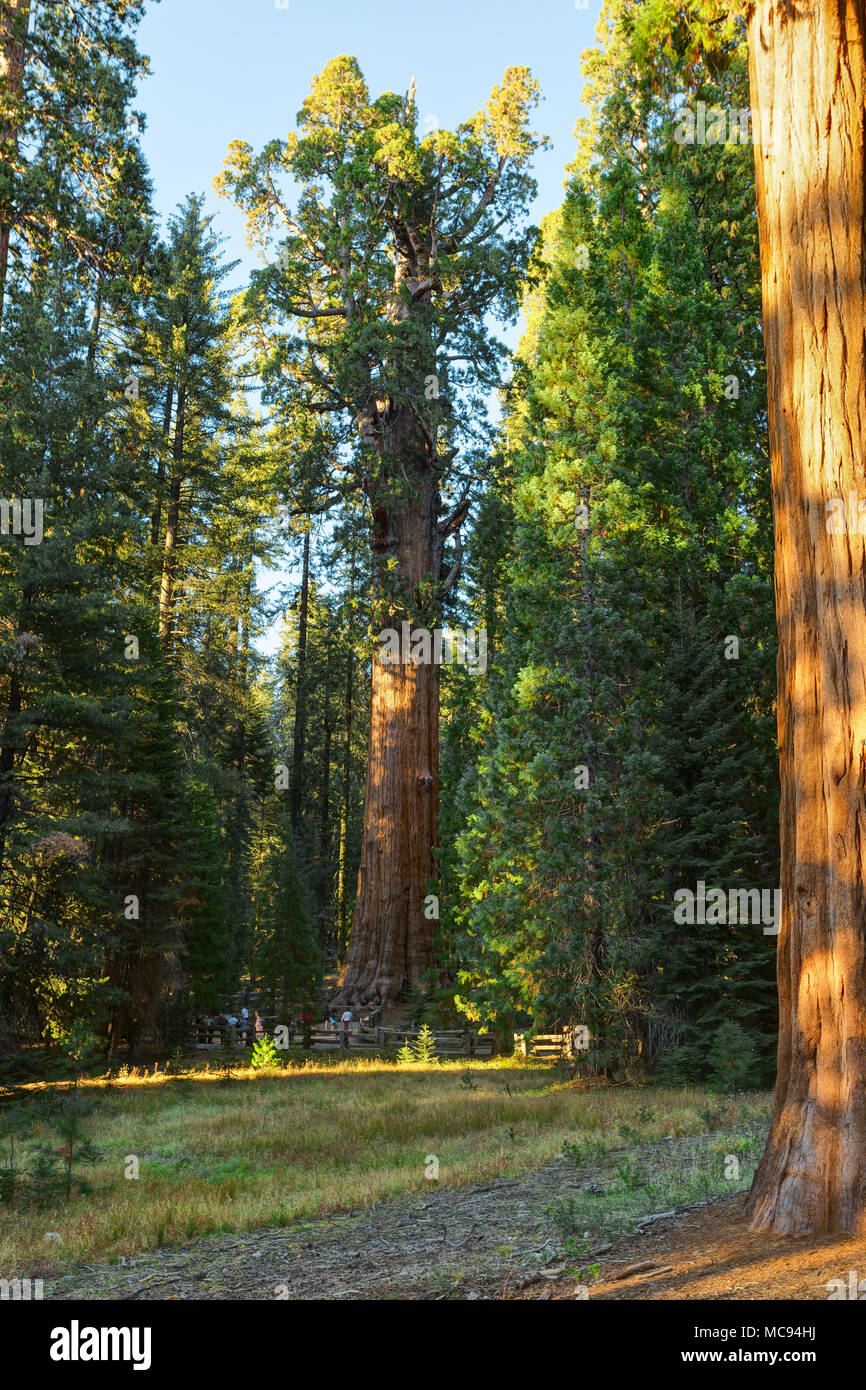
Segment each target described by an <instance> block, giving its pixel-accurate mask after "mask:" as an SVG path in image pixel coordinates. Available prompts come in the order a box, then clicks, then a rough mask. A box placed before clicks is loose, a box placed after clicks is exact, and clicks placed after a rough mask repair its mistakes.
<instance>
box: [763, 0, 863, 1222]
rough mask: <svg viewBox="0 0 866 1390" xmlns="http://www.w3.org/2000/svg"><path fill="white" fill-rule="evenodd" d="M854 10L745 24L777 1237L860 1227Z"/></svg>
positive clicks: (859, 123)
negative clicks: (769, 769) (776, 773)
mask: <svg viewBox="0 0 866 1390" xmlns="http://www.w3.org/2000/svg"><path fill="white" fill-rule="evenodd" d="M864 12H866V10H864V4H863V0H859V3H850V0H848V3H841V4H840V3H838V0H832V3H831V2H830V0H798V3H796V4H793V3H792V4H789V3H785V4H777V3H772V0H761V3H759V4H757V5H756V6H755V8H754V10H753V12H752V13H751V15H750V20H749V49H750V76H751V86H752V107H753V128H754V129H755V131H756V135H755V139H756V148H755V164H756V171H757V193H758V216H759V225H760V236H761V269H762V288H763V314H764V331H765V337H766V353H767V369H768V386H769V423H770V444H771V451H772V487H773V507H774V513H775V530H776V554H775V563H776V600H777V609H778V621H779V665H778V676H779V741H780V760H781V780H782V804H781V841H782V884H781V886H782V921H781V929H780V935H779V939H778V979H779V1003H780V1015H781V1016H780V1040H779V1071H778V1079H777V1084H776V1097H775V1108H774V1112H773V1122H772V1130H771V1134H770V1139H769V1141H768V1144H767V1148H766V1151H765V1153H764V1156H763V1158H762V1160H761V1164H760V1166H759V1168H758V1172H757V1174H756V1176H755V1181H754V1184H753V1187H752V1191H751V1194H750V1197H749V1202H748V1211H749V1214H750V1216H751V1218H752V1222H753V1226H754V1228H755V1229H772V1230H774V1231H777V1232H780V1233H798V1232H807V1231H852V1232H863V1231H866V885H864V867H866V865H864V854H866V844H864V831H866V800H864V787H866V723H864V719H866V534H863V533H864V532H866V470H864V449H866V391H864V346H866V344H864V327H866V320H864V154H866V150H864V107H866V73H864V51H863V43H864V31H866V24H864ZM758 132H760V133H758ZM858 499H860V506H861V507H862V509H863V513H864V515H863V517H862V518H861V516H860V513H859V508H858V506H857V502H858ZM828 504H830V505H829V506H828ZM843 508H844V510H842V509H843ZM841 517H844V518H845V522H844V524H841V525H840V524H839V520H840V518H841Z"/></svg>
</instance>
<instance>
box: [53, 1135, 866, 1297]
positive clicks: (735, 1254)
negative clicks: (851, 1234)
mask: <svg viewBox="0 0 866 1390" xmlns="http://www.w3.org/2000/svg"><path fill="white" fill-rule="evenodd" d="M764 1129H765V1124H764V1123H763V1122H761V1121H756V1120H754V1119H749V1121H748V1122H747V1123H744V1124H742V1125H740V1126H739V1127H738V1128H737V1129H736V1130H734V1129H729V1130H727V1131H715V1132H713V1133H708V1134H703V1135H691V1136H686V1135H684V1136H680V1137H676V1138H670V1137H665V1138H663V1139H653V1140H649V1141H642V1142H635V1143H630V1144H628V1145H626V1146H623V1147H620V1148H617V1149H611V1150H608V1151H607V1152H606V1153H604V1154H602V1153H600V1152H594V1153H592V1154H591V1155H589V1156H585V1155H583V1154H582V1153H580V1152H579V1148H578V1146H576V1145H572V1146H569V1150H570V1151H569V1152H566V1153H565V1154H563V1155H561V1156H559V1157H558V1158H556V1159H555V1160H554V1161H552V1162H547V1163H543V1164H540V1165H539V1166H535V1167H532V1168H531V1169H529V1170H528V1171H525V1172H523V1173H521V1174H520V1176H518V1177H512V1178H502V1179H494V1180H488V1181H485V1182H481V1183H472V1184H469V1185H463V1186H456V1187H455V1186H447V1187H445V1186H443V1187H439V1186H432V1188H431V1189H428V1190H427V1191H425V1192H414V1193H405V1194H401V1195H399V1196H394V1197H390V1198H387V1199H385V1200H382V1201H379V1202H376V1203H374V1204H372V1205H368V1206H365V1207H364V1208H363V1209H362V1210H360V1211H354V1212H340V1213H336V1214H331V1215H329V1216H327V1217H323V1218H320V1219H316V1220H306V1221H297V1222H294V1223H292V1224H290V1225H288V1226H285V1227H282V1228H278V1229H273V1228H272V1229H262V1230H259V1231H256V1232H254V1233H250V1232H243V1233H239V1234H234V1235H226V1236H221V1237H214V1238H210V1239H208V1240H199V1241H196V1242H193V1243H190V1244H186V1245H178V1246H174V1247H163V1248H160V1249H158V1250H155V1251H152V1252H149V1253H142V1254H140V1255H138V1256H137V1257H136V1259H135V1261H134V1262H132V1261H131V1260H130V1261H126V1262H125V1263H123V1264H120V1265H119V1264H118V1263H117V1262H116V1261H115V1262H112V1263H105V1262H98V1263H90V1262H88V1263H84V1262H80V1263H77V1264H76V1265H74V1266H73V1267H71V1268H69V1269H67V1270H66V1272H58V1274H57V1275H56V1276H55V1277H53V1278H52V1279H51V1280H50V1285H49V1288H47V1289H46V1296H48V1297H50V1298H53V1299H68V1298H84V1299H88V1300H92V1299H96V1300H103V1299H107V1300H151V1299H154V1300H184V1299H195V1300H209V1299H230V1300H281V1299H292V1300H294V1299H302V1300H303V1299H328V1300H341V1299H347V1300H431V1299H455V1300H458V1301H459V1300H472V1299H497V1300H501V1299H526V1300H528V1299H537V1300H540V1299H571V1300H573V1299H579V1300H584V1299H590V1300H592V1299H604V1300H610V1299H614V1300H615V1299H630V1298H638V1299H654V1298H655V1299H666V1298H670V1299H687V1298H688V1299H732V1300H750V1299H767V1298H793V1299H819V1298H824V1299H826V1298H827V1297H828V1289H827V1284H828V1281H829V1280H831V1279H841V1280H843V1281H844V1282H845V1284H846V1286H847V1282H848V1271H849V1270H850V1269H852V1268H853V1269H855V1270H856V1269H857V1268H858V1263H859V1266H861V1267H863V1268H864V1269H866V1242H863V1241H856V1240H840V1239H837V1238H836V1239H834V1238H830V1239H819V1240H801V1239H798V1240H790V1239H788V1240H784V1239H774V1238H768V1237H766V1236H760V1237H759V1236H754V1235H752V1234H751V1233H750V1232H749V1231H748V1229H747V1225H746V1222H745V1220H744V1218H743V1203H744V1191H743V1189H742V1184H743V1183H744V1182H746V1181H748V1177H750V1175H751V1172H752V1167H753V1159H754V1157H755V1156H756V1154H757V1152H759V1150H760V1147H761V1144H762V1140H763V1131H764ZM734 1151H736V1153H738V1154H739V1155H740V1156H741V1158H742V1160H743V1167H742V1169H741V1170H740V1172H739V1173H738V1174H737V1175H736V1178H735V1177H734V1176H733V1174H732V1175H731V1177H732V1180H731V1182H730V1183H729V1184H728V1186H729V1188H730V1187H736V1188H737V1189H738V1190H736V1191H734V1192H732V1193H731V1195H729V1196H719V1193H718V1187H717V1186H714V1185H713V1183H712V1181H711V1172H712V1170H713V1169H714V1168H717V1167H718V1165H719V1162H720V1159H724V1160H725V1161H726V1162H727V1163H728V1164H730V1163H731V1160H732V1159H733V1158H735V1157H736V1154H735V1152H734ZM701 1192H703V1193H704V1194H705V1195H703V1196H698V1200H695V1197H696V1194H700V1193H701ZM660 1197H662V1198H663V1200H664V1203H665V1206H664V1209H663V1210H661V1211H660V1210H659V1198H660ZM678 1197H679V1198H680V1199H682V1198H687V1199H689V1200H685V1201H682V1200H680V1201H677V1200H676V1198H678ZM585 1223H586V1224H585Z"/></svg>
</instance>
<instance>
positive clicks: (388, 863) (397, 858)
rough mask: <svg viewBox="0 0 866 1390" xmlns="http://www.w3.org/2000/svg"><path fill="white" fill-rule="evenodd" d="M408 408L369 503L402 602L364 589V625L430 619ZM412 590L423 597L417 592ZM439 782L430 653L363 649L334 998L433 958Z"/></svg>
mask: <svg viewBox="0 0 866 1390" xmlns="http://www.w3.org/2000/svg"><path fill="white" fill-rule="evenodd" d="M408 414H409V412H408V411H406V412H405V413H404V412H402V411H395V412H393V414H391V415H389V414H388V413H386V414H385V415H384V417H383V420H382V436H383V443H384V448H385V449H386V450H387V451H388V453H389V454H392V455H393V456H395V457H399V458H402V459H403V460H404V464H405V465H406V475H407V495H406V497H405V501H404V502H403V505H401V506H400V507H399V509H394V510H390V509H386V508H381V509H376V510H375V512H374V516H375V531H374V537H373V549H374V552H376V553H377V555H378V558H379V559H380V560H381V559H382V558H384V557H386V556H391V557H393V558H394V559H395V560H396V564H397V575H396V584H395V586H394V587H395V590H396V591H397V592H398V593H401V594H403V595H406V596H408V598H407V602H406V603H405V604H404V603H400V602H396V603H390V604H386V603H384V602H383V601H382V596H381V592H380V593H377V595H375V596H374V613H375V614H376V617H375V618H374V628H375V629H376V631H377V632H378V631H381V630H384V629H385V628H392V629H394V630H395V631H396V632H398V633H400V631H401V625H402V623H403V621H404V620H409V621H410V622H411V623H412V624H413V626H414V625H418V626H427V627H428V629H432V627H433V626H434V625H435V622H436V616H435V614H436V611H437V605H435V603H434V604H433V605H432V606H431V603H430V589H429V584H430V580H431V576H432V577H434V578H436V579H438V575H439V567H440V563H441V556H442V537H441V533H440V528H439V515H438V513H439V490H438V486H437V483H436V474H435V470H434V467H433V466H432V464H431V461H430V460H429V458H428V456H427V452H426V450H425V447H424V443H423V441H422V440H421V439H419V438H417V431H416V430H415V428H414V426H413V425H412V423H411V421H410V420H407V416H408ZM422 595H423V596H425V598H426V603H425V602H424V601H422ZM438 793H439V669H438V667H437V666H436V665H435V664H433V663H432V662H431V663H428V664H415V663H414V662H412V661H411V660H410V661H407V662H402V661H401V662H399V663H393V664H391V663H385V662H383V661H381V660H380V658H379V652H378V648H377V649H376V651H375V653H374V657H373V670H372V700H371V710H370V746H369V756H368V762H367V781H366V787H365V793H364V832H363V840H362V847H361V863H360V868H359V872H358V896H357V899H356V902H355V914H354V918H353V923H352V932H351V937H350V940H349V951H348V956H347V959H346V964H345V965H344V967H343V970H342V973H341V975H340V981H339V993H338V995H337V1000H338V1002H340V1003H344V1002H347V1003H350V1004H354V1003H365V1004H367V1003H385V1002H388V1001H391V1000H395V999H397V998H398V997H399V996H400V993H401V992H402V990H403V989H404V988H405V986H406V985H419V984H421V983H422V981H423V977H424V976H425V974H426V973H427V972H428V971H429V970H430V969H431V967H432V966H433V965H434V950H433V931H434V928H435V921H434V920H431V919H428V918H427V917H425V915H424V899H425V897H426V895H427V894H428V893H429V892H430V880H431V879H432V878H433V877H434V875H435V873H436V865H435V858H434V854H433V848H434V845H435V843H436V833H437V820H438Z"/></svg>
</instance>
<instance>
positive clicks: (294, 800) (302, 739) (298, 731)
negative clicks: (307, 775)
mask: <svg viewBox="0 0 866 1390" xmlns="http://www.w3.org/2000/svg"><path fill="white" fill-rule="evenodd" d="M309 601H310V523H309V518H308V519H307V528H306V530H305V532H304V561H303V569H302V572H301V611H300V614H299V617H298V677H297V684H296V687H295V736H294V738H293V740H292V775H291V781H290V785H289V805H290V807H291V821H292V833H293V834H295V833H296V832H297V829H298V827H299V825H300V823H301V810H302V803H303V785H304V745H305V743H306V740H307V613H308V608H309Z"/></svg>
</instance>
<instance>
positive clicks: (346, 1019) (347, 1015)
mask: <svg viewBox="0 0 866 1390" xmlns="http://www.w3.org/2000/svg"><path fill="white" fill-rule="evenodd" d="M340 1022H341V1023H342V1025H343V1046H344V1047H348V1046H349V1024H350V1023H351V1022H352V1010H351V1009H346V1011H345V1012H344V1014H343V1016H342V1018H341V1019H340Z"/></svg>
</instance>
